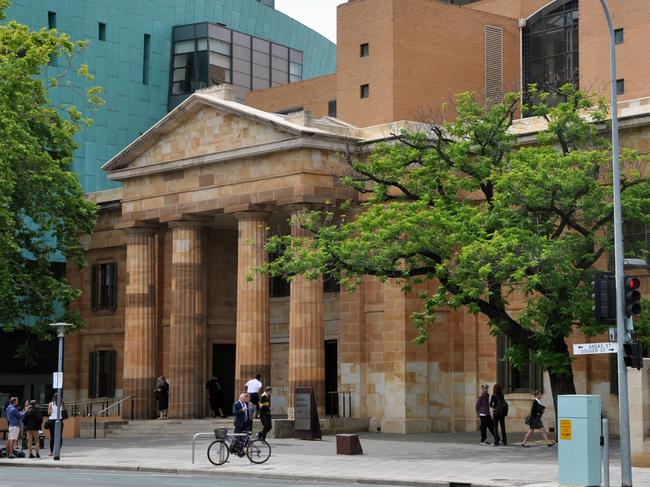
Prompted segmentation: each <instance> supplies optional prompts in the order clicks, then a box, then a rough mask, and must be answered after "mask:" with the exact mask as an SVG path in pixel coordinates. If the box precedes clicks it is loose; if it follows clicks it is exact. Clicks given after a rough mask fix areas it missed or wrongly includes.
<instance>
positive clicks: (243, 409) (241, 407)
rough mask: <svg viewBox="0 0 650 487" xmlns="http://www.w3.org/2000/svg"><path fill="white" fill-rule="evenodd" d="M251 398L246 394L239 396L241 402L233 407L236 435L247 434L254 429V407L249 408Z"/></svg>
mask: <svg viewBox="0 0 650 487" xmlns="http://www.w3.org/2000/svg"><path fill="white" fill-rule="evenodd" d="M249 404H250V397H249V395H248V394H246V393H245V392H243V393H241V394H240V395H239V401H237V402H236V403H235V404H233V406H232V413H233V414H234V415H235V433H246V432H247V431H251V430H252V429H253V414H252V407H250V406H249Z"/></svg>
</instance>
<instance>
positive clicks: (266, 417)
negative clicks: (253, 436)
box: [257, 386, 273, 440]
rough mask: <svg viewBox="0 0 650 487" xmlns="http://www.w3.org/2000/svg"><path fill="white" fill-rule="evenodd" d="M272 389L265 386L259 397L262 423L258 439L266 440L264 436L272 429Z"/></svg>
mask: <svg viewBox="0 0 650 487" xmlns="http://www.w3.org/2000/svg"><path fill="white" fill-rule="evenodd" d="M272 392H273V389H272V388H271V387H269V386H267V387H266V388H265V389H264V393H263V394H262V395H261V396H260V421H261V422H262V431H260V433H259V434H258V435H257V437H258V438H261V439H263V440H266V435H267V434H268V432H269V431H271V429H272V428H273V421H272V420H271V393H272Z"/></svg>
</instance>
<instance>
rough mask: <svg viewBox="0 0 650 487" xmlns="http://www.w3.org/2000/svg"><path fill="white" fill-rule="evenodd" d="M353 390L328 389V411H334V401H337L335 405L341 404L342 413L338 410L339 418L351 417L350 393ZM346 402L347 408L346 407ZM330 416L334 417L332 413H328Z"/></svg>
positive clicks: (352, 392)
mask: <svg viewBox="0 0 650 487" xmlns="http://www.w3.org/2000/svg"><path fill="white" fill-rule="evenodd" d="M354 393H355V392H354V391H352V390H350V391H328V392H327V397H328V400H329V405H330V411H332V412H333V411H334V401H336V402H337V405H342V406H343V414H341V411H340V410H339V412H338V417H339V418H351V417H352V394H354ZM346 403H347V408H346ZM329 417H330V418H333V417H334V414H330V415H329Z"/></svg>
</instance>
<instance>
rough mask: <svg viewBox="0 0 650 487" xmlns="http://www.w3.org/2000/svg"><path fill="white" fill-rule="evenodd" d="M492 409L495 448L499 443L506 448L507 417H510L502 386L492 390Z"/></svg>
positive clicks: (495, 385) (496, 385)
mask: <svg viewBox="0 0 650 487" xmlns="http://www.w3.org/2000/svg"><path fill="white" fill-rule="evenodd" d="M490 407H491V408H492V410H493V412H492V420H493V422H494V446H498V445H499V442H501V443H502V444H503V446H506V445H507V444H508V437H507V434H506V416H508V403H507V402H506V398H505V397H504V395H503V392H501V385H499V384H494V387H493V388H492V397H491V398H490ZM499 425H501V436H499Z"/></svg>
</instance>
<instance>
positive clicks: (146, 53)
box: [142, 34, 151, 85]
mask: <svg viewBox="0 0 650 487" xmlns="http://www.w3.org/2000/svg"><path fill="white" fill-rule="evenodd" d="M150 63H151V35H149V34H145V35H144V49H143V52H142V84H143V85H148V84H149V65H150Z"/></svg>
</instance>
